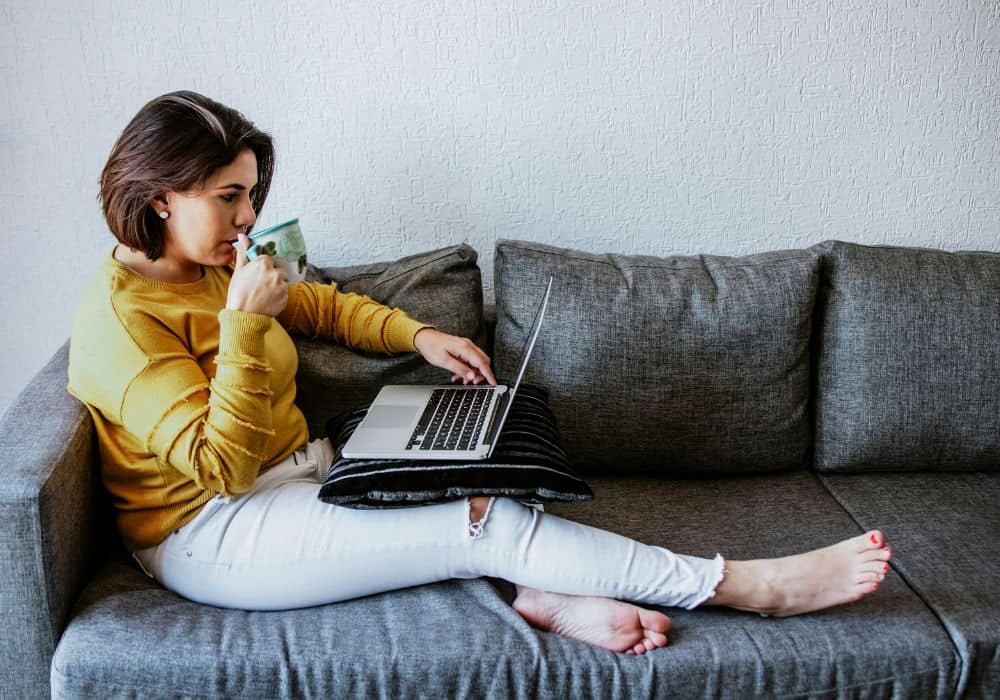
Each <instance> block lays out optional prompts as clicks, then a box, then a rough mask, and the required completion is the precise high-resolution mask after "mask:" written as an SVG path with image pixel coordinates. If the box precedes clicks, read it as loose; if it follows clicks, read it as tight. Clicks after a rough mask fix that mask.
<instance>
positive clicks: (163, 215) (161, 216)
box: [160, 209, 170, 219]
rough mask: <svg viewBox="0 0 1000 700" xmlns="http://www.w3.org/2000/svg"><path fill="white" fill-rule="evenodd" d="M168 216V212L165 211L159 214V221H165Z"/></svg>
mask: <svg viewBox="0 0 1000 700" xmlns="http://www.w3.org/2000/svg"><path fill="white" fill-rule="evenodd" d="M168 216H170V212H168V211H167V210H166V209H164V210H163V211H161V212H160V218H161V219H166V218H167V217H168Z"/></svg>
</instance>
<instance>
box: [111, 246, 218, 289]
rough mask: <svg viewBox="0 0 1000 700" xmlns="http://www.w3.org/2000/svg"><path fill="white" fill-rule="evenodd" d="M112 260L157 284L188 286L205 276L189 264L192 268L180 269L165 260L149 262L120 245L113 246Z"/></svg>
mask: <svg viewBox="0 0 1000 700" xmlns="http://www.w3.org/2000/svg"><path fill="white" fill-rule="evenodd" d="M113 255H114V258H115V260H117V261H118V262H120V263H122V264H123V265H126V266H127V267H129V268H131V269H133V270H135V271H136V272H138V273H139V274H140V275H142V276H143V277H149V278H150V279H154V280H156V281H158V282H167V283H168V284H189V283H191V282H197V281H198V280H200V279H201V278H202V277H204V276H205V268H203V267H202V266H201V265H196V264H195V263H191V265H193V267H192V266H188V267H186V268H183V269H182V268H181V267H180V266H178V265H177V263H175V262H173V261H171V260H168V259H166V258H162V257H161V258H157V259H156V260H150V259H149V258H147V257H146V254H145V253H143V252H142V251H138V250H132V249H131V248H128V247H126V246H123V245H121V244H119V245H116V246H115V250H114V253H113Z"/></svg>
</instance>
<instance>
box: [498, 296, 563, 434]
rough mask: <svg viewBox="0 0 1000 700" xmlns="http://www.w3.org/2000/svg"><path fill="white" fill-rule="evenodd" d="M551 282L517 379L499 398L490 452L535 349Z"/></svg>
mask: <svg viewBox="0 0 1000 700" xmlns="http://www.w3.org/2000/svg"><path fill="white" fill-rule="evenodd" d="M552 280H553V278H552V277H549V284H548V286H547V287H546V288H545V296H544V297H542V303H541V304H539V306H538V312H537V313H536V314H535V322H534V324H532V326H531V332H530V333H528V339H527V340H526V341H525V342H524V349H523V350H522V351H521V362H520V364H519V365H518V368H517V377H516V378H515V379H514V384H513V386H511V387H510V391H507V392H505V393H504V395H503V396H501V397H500V402H501V406H500V408H499V409H498V410H497V411H496V413H495V414H494V415H495V416H496V419H495V420H494V421H493V425H492V427H491V428H490V435H489V436H488V437H487V438H486V442H487V443H489V444H490V449H491V450H492V449H493V446H494V444H495V443H496V438H497V436H498V435H499V434H500V428H502V427H503V423H504V421H505V420H506V419H507V412H508V411H510V406H511V404H512V403H513V402H514V396H515V395H516V394H517V388H518V387H519V386H521V378H522V377H523V376H524V370H525V368H527V366H528V358H530V357H531V351H532V350H534V348H535V341H536V340H538V333H539V331H540V330H541V329H542V318H543V317H544V316H545V309H546V308H548V305H549V295H550V294H551V293H552Z"/></svg>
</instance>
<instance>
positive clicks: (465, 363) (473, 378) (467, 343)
mask: <svg viewBox="0 0 1000 700" xmlns="http://www.w3.org/2000/svg"><path fill="white" fill-rule="evenodd" d="M461 341H462V342H461V343H459V345H458V347H457V348H456V352H455V353H453V356H455V357H457V359H459V360H460V361H461V367H460V368H459V369H454V370H452V371H453V372H455V373H456V374H458V375H460V376H461V377H462V378H463V379H467V380H469V381H470V382H476V383H477V384H478V383H479V381H477V380H482V379H485V380H486V381H487V382H489V383H490V384H492V385H494V386H496V383H497V380H496V378H495V377H494V376H493V370H491V369H490V358H489V355H487V354H486V353H485V352H483V351H482V350H480V349H479V347H478V346H476V344H475V343H473V342H472V341H471V340H469V339H468V338H462V339H461ZM449 369H450V368H449Z"/></svg>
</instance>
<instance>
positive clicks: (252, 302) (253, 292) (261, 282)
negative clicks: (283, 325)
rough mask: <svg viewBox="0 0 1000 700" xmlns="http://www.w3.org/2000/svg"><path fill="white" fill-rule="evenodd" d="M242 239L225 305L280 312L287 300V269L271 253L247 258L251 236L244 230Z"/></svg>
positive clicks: (256, 311)
mask: <svg viewBox="0 0 1000 700" xmlns="http://www.w3.org/2000/svg"><path fill="white" fill-rule="evenodd" d="M239 239H240V247H239V248H236V249H234V250H235V253H236V267H235V268H233V277H232V279H230V280H229V291H228V293H227V294H226V308H227V309H236V310H237V311H248V312H250V313H254V314H264V315H266V316H277V315H278V314H280V313H281V312H282V311H284V309H285V306H286V305H287V304H288V273H287V272H285V271H284V270H282V269H281V268H280V267H278V266H277V265H275V264H274V258H272V257H271V256H270V255H261V256H260V257H258V258H257V259H256V260H254V261H253V262H250V261H249V260H247V256H246V252H245V251H247V250H249V249H250V237H249V236H247V235H246V234H245V233H241V234H240V236H239Z"/></svg>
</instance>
